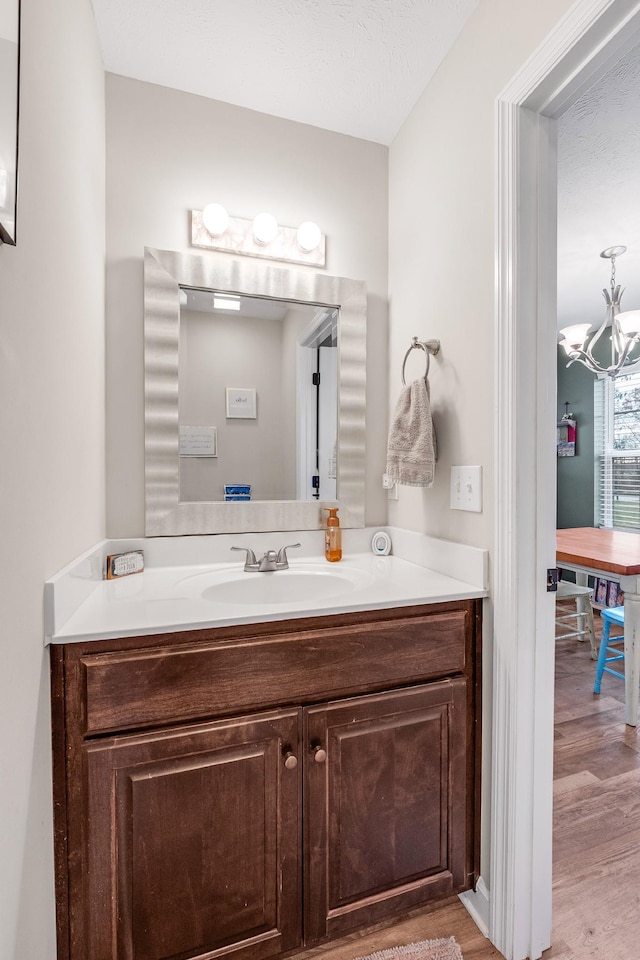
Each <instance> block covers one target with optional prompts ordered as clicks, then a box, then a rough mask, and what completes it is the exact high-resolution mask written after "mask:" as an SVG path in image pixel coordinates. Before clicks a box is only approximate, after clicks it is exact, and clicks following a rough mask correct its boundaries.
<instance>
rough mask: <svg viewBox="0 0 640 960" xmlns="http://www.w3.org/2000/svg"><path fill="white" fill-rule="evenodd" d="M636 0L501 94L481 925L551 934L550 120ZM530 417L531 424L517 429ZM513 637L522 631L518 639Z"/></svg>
mask: <svg viewBox="0 0 640 960" xmlns="http://www.w3.org/2000/svg"><path fill="white" fill-rule="evenodd" d="M639 30H640V3H638V2H628V0H580V2H578V3H576V4H574V5H573V6H572V8H571V9H570V10H569V12H568V13H567V14H566V16H565V17H564V18H563V19H562V20H561V21H560V23H559V24H558V27H557V29H556V30H555V31H554V33H553V34H552V35H551V36H550V37H549V38H548V40H547V41H546V42H545V43H544V44H543V45H542V47H541V48H540V49H539V50H538V52H537V54H536V55H535V56H534V57H533V58H532V59H531V60H529V61H528V62H527V64H525V66H524V67H523V69H522V70H521V71H520V73H519V74H518V75H517V76H516V77H515V78H514V79H513V81H512V82H511V84H509V86H508V87H507V88H506V89H505V90H504V91H503V93H502V94H501V96H500V97H499V98H498V101H497V105H496V112H497V139H496V162H497V190H496V266H497V269H496V277H497V281H496V284H497V287H496V327H495V341H496V349H495V370H496V388H495V389H496V403H495V410H496V415H495V420H494V436H495V437H496V438H500V443H499V444H498V443H496V454H495V458H496V459H495V476H496V484H495V502H496V511H495V516H496V525H495V531H494V546H495V564H494V577H493V579H494V584H495V589H494V605H495V621H494V668H493V728H492V738H491V749H492V758H493V760H492V789H493V799H492V814H491V837H492V843H491V846H492V850H491V898H490V905H489V932H490V936H491V939H492V941H493V942H494V943H495V945H496V946H497V947H498V949H499V950H500V951H501V952H502V953H503V954H504V955H505V957H507V958H508V960H523V958H525V957H531V958H532V960H536V958H538V957H540V956H541V955H542V952H543V950H545V949H546V948H547V947H548V946H549V943H550V935H551V824H552V758H553V692H554V677H553V669H554V648H553V645H554V598H553V594H549V593H547V591H546V579H547V573H546V572H547V569H548V568H550V567H554V566H555V516H554V508H555V499H556V498H555V490H556V480H555V469H556V464H555V442H554V437H555V429H554V427H555V419H556V404H555V395H556V387H555V371H556V341H557V337H556V329H555V316H556V302H555V299H556V298H555V274H556V237H555V230H556V179H555V121H556V119H557V118H558V117H559V116H561V115H562V113H563V112H564V111H565V110H566V109H567V108H568V107H569V106H570V105H571V104H572V103H574V102H575V100H576V99H577V98H578V97H579V96H580V94H581V93H582V92H584V90H586V89H587V88H588V87H589V86H590V85H591V84H592V83H593V82H594V81H595V80H596V79H597V78H598V77H599V76H601V75H602V74H603V73H604V72H606V70H607V69H608V68H609V67H610V66H611V65H612V64H613V63H614V62H615V60H617V59H619V58H620V57H621V56H622V55H623V54H624V53H625V52H626V51H627V50H629V49H630V48H631V47H632V46H634V45H635V44H636V43H637V42H638V38H639ZM523 423H524V424H527V430H526V431H525V430H522V429H518V427H519V425H522V424H523ZM514 638H517V641H516V642H514Z"/></svg>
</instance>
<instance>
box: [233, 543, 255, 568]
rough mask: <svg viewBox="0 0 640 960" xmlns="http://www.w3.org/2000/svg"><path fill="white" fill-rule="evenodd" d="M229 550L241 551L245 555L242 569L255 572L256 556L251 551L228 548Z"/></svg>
mask: <svg viewBox="0 0 640 960" xmlns="http://www.w3.org/2000/svg"><path fill="white" fill-rule="evenodd" d="M229 549H230V550H242V551H244V553H245V554H246V557H245V562H244V568H245V570H257V568H258V561H257V560H256V555H255V553H254V552H253V550H250V549H249V547H229Z"/></svg>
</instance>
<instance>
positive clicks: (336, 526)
mask: <svg viewBox="0 0 640 960" xmlns="http://www.w3.org/2000/svg"><path fill="white" fill-rule="evenodd" d="M322 509H323V510H327V511H328V513H329V516H328V517H327V529H326V530H325V532H324V555H325V557H326V559H327V560H328V561H329V562H330V563H334V562H335V561H336V560H342V530H341V529H340V521H339V520H338V507H323V508H322Z"/></svg>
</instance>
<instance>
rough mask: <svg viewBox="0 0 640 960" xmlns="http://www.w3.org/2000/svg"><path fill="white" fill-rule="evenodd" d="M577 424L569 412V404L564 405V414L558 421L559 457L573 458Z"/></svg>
mask: <svg viewBox="0 0 640 960" xmlns="http://www.w3.org/2000/svg"><path fill="white" fill-rule="evenodd" d="M577 429H578V427H577V424H576V421H575V417H574V416H573V414H572V413H570V412H569V404H568V403H565V405H564V414H563V416H562V419H561V420H559V421H558V440H557V449H558V456H559V457H575V455H576V440H577Z"/></svg>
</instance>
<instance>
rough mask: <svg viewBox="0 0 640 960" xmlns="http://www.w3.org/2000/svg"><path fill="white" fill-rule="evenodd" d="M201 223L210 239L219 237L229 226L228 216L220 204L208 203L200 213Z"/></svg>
mask: <svg viewBox="0 0 640 960" xmlns="http://www.w3.org/2000/svg"><path fill="white" fill-rule="evenodd" d="M202 222H203V224H204V227H205V230H206V231H207V233H210V234H211V236H212V237H221V236H222V234H223V233H224V232H225V230H226V229H227V227H228V226H229V214H228V213H227V211H226V210H225V208H224V207H223V206H222V204H220V203H208V204H207V205H206V207H205V208H204V210H203V211H202Z"/></svg>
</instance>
